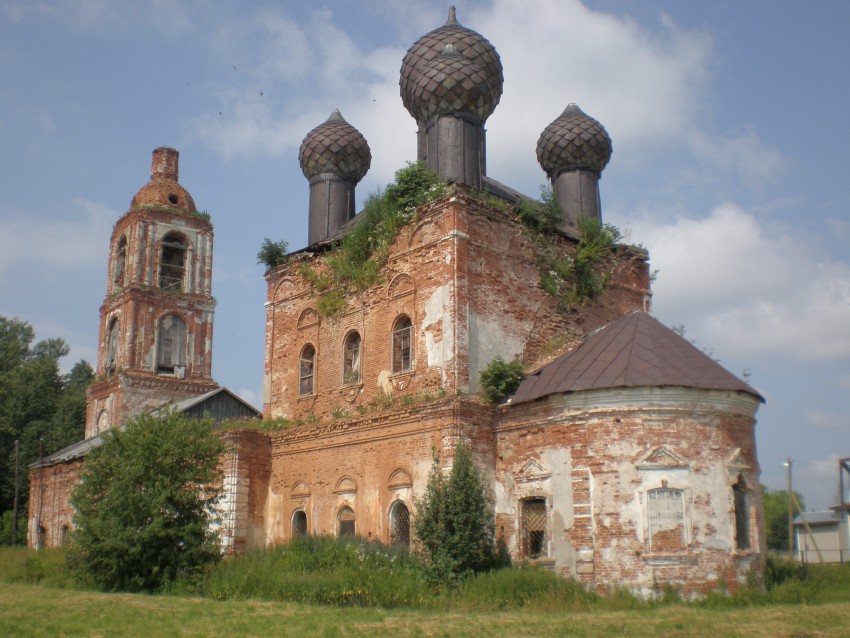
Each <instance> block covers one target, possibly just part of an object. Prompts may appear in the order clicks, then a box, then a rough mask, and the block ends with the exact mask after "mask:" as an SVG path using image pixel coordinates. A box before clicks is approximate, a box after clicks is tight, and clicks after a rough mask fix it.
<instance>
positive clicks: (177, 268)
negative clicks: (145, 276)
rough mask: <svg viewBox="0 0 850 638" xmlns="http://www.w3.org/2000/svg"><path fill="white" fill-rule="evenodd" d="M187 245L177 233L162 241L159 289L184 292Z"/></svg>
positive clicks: (170, 234)
mask: <svg viewBox="0 0 850 638" xmlns="http://www.w3.org/2000/svg"><path fill="white" fill-rule="evenodd" d="M185 261H186V244H185V243H184V242H183V238H182V237H180V235H178V234H176V233H169V234H168V235H166V236H165V238H163V240H162V253H161V255H160V263H159V287H160V288H162V289H163V290H182V288H183V271H184V270H185Z"/></svg>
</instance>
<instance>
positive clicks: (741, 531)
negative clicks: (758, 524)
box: [732, 476, 751, 549]
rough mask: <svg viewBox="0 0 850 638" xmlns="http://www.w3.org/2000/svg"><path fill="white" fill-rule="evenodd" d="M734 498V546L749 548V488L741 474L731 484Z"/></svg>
mask: <svg viewBox="0 0 850 638" xmlns="http://www.w3.org/2000/svg"><path fill="white" fill-rule="evenodd" d="M732 494H733V496H734V498H735V546H736V547H737V548H738V549H750V546H751V543H750V490H749V489H747V484H746V482H745V481H744V477H743V476H739V477H738V482H737V483H735V485H733V486H732Z"/></svg>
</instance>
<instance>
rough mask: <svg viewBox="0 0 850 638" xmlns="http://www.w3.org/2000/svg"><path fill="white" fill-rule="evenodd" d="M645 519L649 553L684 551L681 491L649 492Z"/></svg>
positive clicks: (683, 505)
mask: <svg viewBox="0 0 850 638" xmlns="http://www.w3.org/2000/svg"><path fill="white" fill-rule="evenodd" d="M647 517H648V521H649V551H650V552H675V551H680V550H682V549H685V494H684V492H683V491H682V490H673V489H667V488H662V489H657V490H650V491H649V492H648V493H647Z"/></svg>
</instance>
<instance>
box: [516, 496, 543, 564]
mask: <svg viewBox="0 0 850 638" xmlns="http://www.w3.org/2000/svg"><path fill="white" fill-rule="evenodd" d="M546 527H547V525H546V499H545V498H529V499H526V500H524V501H522V555H523V556H524V557H525V558H540V557H541V556H545V555H546Z"/></svg>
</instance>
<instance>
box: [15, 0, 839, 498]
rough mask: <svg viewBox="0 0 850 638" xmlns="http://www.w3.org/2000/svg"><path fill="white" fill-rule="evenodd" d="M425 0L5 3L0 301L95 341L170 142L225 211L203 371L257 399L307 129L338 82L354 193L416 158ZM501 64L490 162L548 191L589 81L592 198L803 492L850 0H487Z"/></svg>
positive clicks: (835, 262) (661, 308) (821, 409)
mask: <svg viewBox="0 0 850 638" xmlns="http://www.w3.org/2000/svg"><path fill="white" fill-rule="evenodd" d="M447 12H448V4H447V3H443V2H436V1H433V0H404V1H403V2H402V1H395V2H392V1H390V0H383V1H379V0H332V1H327V2H321V1H320V0H319V1H316V2H280V1H278V2H273V1H268V2H262V1H259V0H258V1H241V2H224V1H217V0H209V1H202V0H197V1H194V2H193V1H185V2H176V1H168V0H139V1H137V2H112V1H110V0H64V1H59V0H57V1H55V2H51V1H47V0H2V1H0V149H2V150H0V315H3V316H7V317H18V318H20V319H24V320H26V321H28V322H29V323H30V324H31V325H32V326H33V328H34V329H35V330H36V335H37V338H48V337H61V338H63V339H64V340H65V341H66V342H67V343H68V344H69V345H70V347H71V354H70V355H69V356H68V357H66V358H65V359H64V360H63V362H62V364H63V369H65V370H67V369H69V368H70V367H71V366H72V365H73V363H74V362H76V361H78V360H79V359H86V360H88V361H89V362H91V363H92V364H95V362H96V359H97V356H96V342H97V329H98V308H99V306H100V304H101V303H102V301H103V299H104V295H105V292H106V265H107V256H108V249H109V245H108V244H109V236H110V232H111V230H112V225H113V224H114V223H115V221H116V220H117V219H118V218H119V217H120V216H121V215H122V214H124V213H125V212H126V211H127V209H128V208H129V205H130V200H131V199H132V197H133V195H134V194H135V193H136V192H137V191H138V190H139V189H140V188H141V187H142V186H143V185H144V184H145V183H147V181H148V179H149V174H150V162H151V151H152V150H153V149H154V148H156V147H158V146H172V147H174V148H177V149H178V150H179V151H180V183H181V184H182V185H183V186H184V187H185V188H186V189H187V190H188V191H189V192H190V193H191V194H192V196H193V197H194V199H195V202H196V204H197V206H198V209H199V210H205V211H207V212H208V213H209V214H210V215H211V217H212V222H213V224H214V226H215V257H214V276H213V294H214V296H215V297H216V299H217V302H218V305H217V308H216V316H215V340H214V356H213V376H214V378H215V379H216V380H217V381H218V382H219V383H220V384H222V385H225V386H227V387H229V388H230V389H232V390H233V391H235V392H237V393H239V394H240V395H241V396H243V397H244V398H246V399H247V400H248V401H250V402H252V403H253V404H254V405H258V406H259V405H260V404H261V397H262V395H261V387H262V375H263V340H264V331H265V309H264V306H263V304H264V301H265V294H266V288H265V281H264V279H263V267H262V266H260V265H258V264H257V260H256V254H257V250H258V249H259V247H260V244H261V243H262V241H263V239H264V238H266V237H268V238H270V239H273V240H274V241H277V240H280V239H285V240H286V241H288V242H289V247H290V249H291V250H297V249H300V248H303V247H304V246H305V244H306V240H307V203H308V184H307V181H306V179H305V178H304V176H303V175H302V173H301V170H300V168H299V165H298V147H299V145H300V143H301V140H302V139H303V137H304V136H305V135H306V134H307V133H308V132H309V131H310V130H311V129H312V128H313V127H315V126H317V125H318V124H320V123H321V122H323V121H324V120H325V119H326V118H327V117H328V115H330V113H331V112H332V111H333V109H334V108H339V109H340V110H341V112H342V114H343V116H344V117H345V118H346V119H347V120H348V121H349V122H350V123H351V124H353V125H354V126H355V127H357V128H358V129H359V130H360V131H361V132H362V133H363V135H364V136H365V137H366V139H367V140H368V143H369V145H370V147H371V150H372V166H371V169H370V171H369V173H368V174H367V175H366V177H365V178H364V179H363V181H362V182H361V183H360V185H359V186H358V188H357V196H358V200H359V201H360V202H362V200H363V199H364V198H365V196H366V195H367V194H368V193H370V192H372V191H374V190H375V189H376V188H379V187H381V186H383V185H386V184H387V183H388V182H389V181H391V180H392V177H393V173H394V171H395V170H396V169H398V168H400V167H402V166H403V165H404V163H405V162H406V161H409V160H413V159H415V153H416V139H415V131H416V126H415V123H414V121H413V118H412V117H411V116H410V115H409V114H408V113H407V112H406V111H405V109H404V107H403V106H402V104H401V99H400V97H399V93H398V78H399V75H398V74H399V67H400V65H401V60H402V57H403V56H404V53H405V51H406V50H407V48H408V47H410V46H411V45H412V44H413V43H414V42H415V41H416V40H417V38H419V37H420V36H421V35H423V34H425V33H426V32H428V31H430V30H432V29H434V28H436V27H438V26H440V25H442V24H443V23H444V22H445V19H446V15H447ZM457 15H458V20H459V21H460V22H461V24H463V25H464V26H467V27H469V28H472V29H474V30H476V31H478V32H479V33H481V34H483V35H484V36H485V37H486V38H488V39H489V40H490V42H492V43H493V45H494V46H495V47H496V49H497V51H498V52H499V54H500V55H501V58H502V63H503V65H504V74H505V87H504V94H503V96H502V99H501V102H500V104H499V106H498V107H497V109H496V111H495V113H494V114H493V115H492V116H491V117H490V119H489V120H488V122H487V130H488V134H487V146H488V148H487V153H488V155H487V172H488V174H489V175H490V176H491V177H493V178H495V179H497V180H499V181H501V182H503V183H506V184H508V185H510V186H512V187H514V188H516V189H518V190H520V191H522V192H525V193H529V194H532V195H536V194H537V193H538V192H539V188H540V185H542V184H543V183H545V181H546V177H545V174H544V173H543V171H542V169H541V168H540V167H539V165H538V164H537V161H536V155H535V146H536V142H537V138H538V136H539V135H540V132H541V131H542V130H543V129H544V128H545V127H546V126H547V125H548V124H549V123H550V122H551V121H552V120H553V119H555V118H556V117H557V116H558V115H559V114H560V113H561V111H562V110H563V109H564V107H566V106H567V104H569V103H571V102H575V103H577V104H578V105H579V106H580V107H581V108H582V109H583V110H584V111H585V112H586V113H588V114H589V115H591V116H593V117H595V118H596V119H598V120H599V121H600V122H601V123H602V124H603V125H604V126H605V127H606V129H607V130H608V132H609V134H610V135H611V137H612V139H613V143H614V154H613V157H612V160H611V163H610V164H609V165H608V167H607V168H606V169H605V171H604V173H603V175H602V179H601V181H600V189H601V197H602V215H603V219H604V221H606V222H609V223H612V224H614V225H616V226H618V227H619V228H620V229H621V230H622V231H623V232H624V234H625V237H626V239H627V240H628V241H629V242H630V243H633V244H636V245H643V246H644V247H646V248H647V249H648V250H649V252H650V259H651V269H652V270H653V271H657V279H656V281H655V283H654V284H653V290H654V298H653V306H652V312H653V315H654V316H656V317H657V318H658V319H659V320H661V321H662V322H663V323H665V324H666V325H668V326H681V327H684V329H685V336H686V337H687V338H688V339H691V340H692V341H693V342H694V343H695V344H697V345H698V346H699V347H701V348H703V349H705V350H706V351H707V352H710V353H711V354H712V356H714V357H715V358H717V359H718V360H719V361H720V362H721V363H722V364H723V365H724V366H725V367H727V368H728V369H729V370H730V371H732V372H733V373H735V374H737V375H739V376H743V377H744V378H746V379H747V380H748V381H749V383H750V384H751V385H753V386H754V387H755V388H757V389H758V390H759V391H760V392H761V393H762V394H763V395H764V397H765V398H766V404H765V405H763V406H762V407H761V408H760V410H759V413H758V425H757V430H756V433H757V445H758V454H759V460H760V464H761V470H762V482H763V483H765V484H766V485H768V486H769V487H771V488H774V489H784V487H785V484H786V468H785V467H784V462H785V460H786V459H787V458H792V459H793V481H794V488H795V489H796V490H798V491H801V492H802V493H803V494H804V496H805V498H806V503H807V506H808V508H809V509H820V508H824V507H828V506H831V505H834V504H836V502H837V499H838V489H837V479H838V459H839V458H841V457H850V248H849V247H848V246H850V214H848V212H850V188H848V183H850V182H848V173H850V170H848V169H850V162H848V159H847V158H848V155H847V146H848V143H850V134H849V133H850V124H848V122H850V118H848V112H850V73H848V68H850V38H848V37H847V25H848V24H850V3H848V2H846V0H832V1H829V0H818V1H817V2H812V3H800V2H798V1H788V0H748V1H747V2H741V1H740V0H715V1H713V2H710V3H692V2H681V1H678V0H644V1H642V2H634V1H632V0H586V1H585V2H583V3H582V2H579V1H578V0H473V1H470V2H463V3H460V4H458V7H457Z"/></svg>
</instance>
